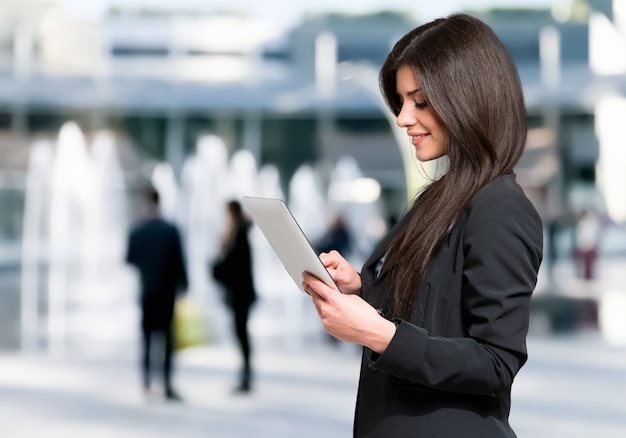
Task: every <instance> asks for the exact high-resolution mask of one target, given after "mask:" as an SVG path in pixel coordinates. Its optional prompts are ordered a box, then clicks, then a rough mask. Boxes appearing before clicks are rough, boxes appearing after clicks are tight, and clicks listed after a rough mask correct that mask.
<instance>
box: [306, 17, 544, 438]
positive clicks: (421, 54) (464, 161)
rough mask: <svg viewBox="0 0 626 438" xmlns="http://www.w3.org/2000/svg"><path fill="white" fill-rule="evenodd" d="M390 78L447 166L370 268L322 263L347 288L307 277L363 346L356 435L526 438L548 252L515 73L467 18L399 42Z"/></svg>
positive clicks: (398, 112) (499, 47) (412, 127)
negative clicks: (523, 392) (531, 184)
mask: <svg viewBox="0 0 626 438" xmlns="http://www.w3.org/2000/svg"><path fill="white" fill-rule="evenodd" d="M379 79H380V85H381V90H382V93H383V95H384V97H385V100H386V102H387V105H388V106H389V108H390V109H391V111H392V112H393V114H394V115H395V116H396V122H397V124H398V126H399V127H400V128H402V129H404V130H405V131H406V133H407V139H408V140H409V142H410V143H409V145H410V147H411V148H412V150H413V153H414V154H415V157H416V158H417V159H418V160H419V161H422V162H423V161H429V160H434V159H439V158H443V157H446V158H447V159H446V161H447V163H448V166H447V169H446V172H445V173H444V174H443V175H441V176H440V177H439V178H433V179H432V181H431V182H430V183H429V184H428V185H427V186H426V187H424V189H423V190H422V191H421V192H419V193H417V194H416V198H415V199H414V201H413V202H412V203H411V204H410V205H409V206H408V209H407V211H406V212H405V214H404V215H403V216H402V217H401V218H400V220H399V221H398V223H397V224H396V226H395V227H394V228H393V229H392V230H391V231H390V232H389V234H388V235H387V236H386V237H385V238H383V239H382V241H381V242H380V243H379V245H378V246H377V247H376V248H375V249H374V251H373V252H372V254H371V255H370V257H369V258H368V259H367V260H366V261H365V263H364V265H363V268H362V270H361V272H357V271H356V270H355V269H354V268H353V267H352V266H351V265H350V264H349V263H348V262H347V261H346V259H345V258H344V257H342V256H341V255H340V254H339V253H338V252H337V251H331V252H330V253H323V254H321V255H320V258H321V260H322V262H323V263H324V264H325V266H326V268H327V269H328V271H329V273H330V275H331V276H332V277H333V279H334V280H335V283H336V284H337V286H338V287H339V289H340V290H341V293H339V292H338V291H337V290H335V289H334V288H331V287H329V286H328V285H327V284H326V283H324V282H323V281H321V280H319V279H317V278H315V277H314V276H312V275H311V274H309V273H303V288H304V290H305V291H307V292H308V293H309V294H310V295H311V299H312V300H313V303H314V305H315V308H316V309H317V312H318V314H319V316H320V318H321V321H322V323H323V325H324V327H325V328H326V330H327V331H328V332H329V333H330V334H332V335H334V336H336V337H337V338H339V339H342V340H343V341H346V342H353V343H357V344H360V345H362V346H363V352H362V362H361V374H360V378H359V385H358V392H357V402H356V412H355V420H354V437H357V438H361V437H368V438H369V437H376V438H377V437H395V438H403V437H407V438H408V437H411V438H418V437H467V438H469V437H514V436H515V433H514V432H513V430H512V428H511V426H510V424H509V412H510V407H511V388H512V385H513V380H514V378H515V376H516V374H517V372H518V371H519V370H520V368H521V367H522V366H523V365H524V363H525V362H526V359H527V350H526V336H527V333H528V326H529V317H530V299H531V295H532V292H533V291H534V289H535V286H536V282H537V274H538V271H539V266H540V264H541V260H542V257H543V253H542V251H543V227H542V223H541V219H540V217H539V215H538V214H537V212H536V210H535V208H534V206H533V205H532V203H531V202H530V200H529V199H528V198H527V197H526V195H525V194H524V192H523V190H522V188H521V187H520V186H519V185H518V183H517V182H516V176H515V173H514V172H513V169H514V167H515V165H516V163H517V162H518V160H519V158H520V156H521V155H522V153H523V150H524V146H525V143H526V134H527V125H526V124H527V119H526V111H525V105H524V95H523V91H522V86H521V82H520V79H519V75H518V73H517V70H516V68H515V64H514V63H513V60H512V59H511V57H510V55H509V53H508V52H507V50H506V48H505V47H504V45H503V44H502V42H501V41H500V40H499V39H498V38H497V36H496V35H495V33H494V32H493V31H492V29H490V28H489V26H487V25H486V24H485V23H483V22H482V21H480V20H478V19H476V18H474V17H471V16H469V15H466V14H455V15H451V16H449V17H447V18H440V19H436V20H434V21H432V22H429V23H426V24H423V25H421V26H419V27H417V28H415V29H413V30H411V31H410V32H408V33H407V34H406V35H404V36H403V37H401V38H400V39H399V40H398V42H396V43H395V45H394V47H393V49H392V50H391V53H390V54H389V55H388V57H387V59H386V60H385V62H384V64H383V66H382V69H381V72H380V76H379Z"/></svg>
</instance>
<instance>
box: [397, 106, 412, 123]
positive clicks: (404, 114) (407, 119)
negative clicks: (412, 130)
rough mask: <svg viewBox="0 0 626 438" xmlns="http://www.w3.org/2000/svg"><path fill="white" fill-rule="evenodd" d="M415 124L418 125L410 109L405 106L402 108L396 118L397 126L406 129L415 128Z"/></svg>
mask: <svg viewBox="0 0 626 438" xmlns="http://www.w3.org/2000/svg"><path fill="white" fill-rule="evenodd" d="M415 123H417V121H416V120H415V117H414V116H413V115H412V114H411V112H410V111H409V109H408V108H406V107H404V106H403V107H402V108H400V112H399V113H398V116H397V117H396V124H397V125H398V126H399V127H400V128H405V127H407V126H413V125H415Z"/></svg>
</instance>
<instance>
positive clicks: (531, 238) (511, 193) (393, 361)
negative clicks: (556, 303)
mask: <svg viewBox="0 0 626 438" xmlns="http://www.w3.org/2000/svg"><path fill="white" fill-rule="evenodd" d="M479 195H480V196H479ZM479 195H477V196H476V198H475V199H474V200H473V201H472V202H471V203H470V206H469V207H468V211H467V213H468V215H467V221H466V223H465V228H464V231H463V236H462V240H461V243H460V245H461V248H459V250H462V253H463V254H462V257H463V265H462V266H463V267H462V278H461V288H462V290H461V297H460V301H459V302H460V306H461V309H460V315H461V321H460V324H461V326H462V331H463V334H462V336H459V337H435V336H430V335H429V333H428V332H427V331H426V330H425V329H424V328H422V327H419V326H417V325H415V324H412V323H410V322H407V321H400V320H398V321H396V324H397V330H396V334H395V336H394V337H393V339H392V341H391V343H390V344H389V346H388V348H387V350H386V351H385V352H384V354H382V355H380V356H377V355H372V357H371V360H370V362H369V366H370V367H371V368H373V369H377V370H379V371H383V372H385V373H388V374H392V375H395V376H397V377H400V378H403V379H407V380H410V381H412V382H414V383H416V384H419V385H424V386H427V387H430V388H432V389H436V390H441V391H449V392H456V393H468V394H479V395H488V396H493V395H497V394H500V393H502V392H504V391H506V390H507V389H508V388H509V387H510V386H511V384H512V383H513V379H514V377H515V375H516V374H517V372H518V370H519V369H520V368H521V367H522V365H523V364H524V363H525V361H526V359H527V352H526V335H527V332H528V324H529V316H530V298H531V294H532V292H533V290H534V288H535V285H536V281H537V273H538V270H539V266H540V264H541V259H542V253H543V252H542V248H543V227H542V225H541V220H540V218H539V216H538V215H537V212H536V210H535V209H534V207H533V206H532V204H531V203H530V201H529V200H528V199H527V198H526V196H525V195H524V194H523V192H521V190H520V191H515V190H498V191H491V192H488V193H479ZM442 293H446V291H442Z"/></svg>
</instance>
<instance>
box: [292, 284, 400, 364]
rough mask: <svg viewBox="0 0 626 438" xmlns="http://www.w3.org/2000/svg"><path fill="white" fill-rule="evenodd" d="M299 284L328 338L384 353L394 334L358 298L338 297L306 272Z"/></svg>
mask: <svg viewBox="0 0 626 438" xmlns="http://www.w3.org/2000/svg"><path fill="white" fill-rule="evenodd" d="M302 280H303V282H302V286H303V288H304V290H305V291H306V292H307V293H308V294H309V295H310V296H311V299H312V301H313V304H314V305H315V308H316V310H317V313H318V315H319V316H320V319H321V320H322V324H323V325H324V328H325V329H326V331H327V332H328V333H329V334H331V335H332V336H334V337H336V338H337V339H340V340H342V341H345V342H351V343H355V344H360V345H363V346H366V347H368V348H370V349H371V350H373V351H375V352H377V353H383V352H384V351H385V349H386V348H387V345H389V342H390V341H391V338H393V335H394V334H395V332H396V325H395V324H394V323H393V322H391V321H389V320H387V319H385V318H383V317H382V316H381V315H380V314H379V313H378V311H377V310H376V309H375V308H374V307H372V306H371V305H370V304H369V303H367V302H366V301H365V300H364V299H363V298H361V297H360V296H358V295H354V294H342V293H340V292H338V291H337V290H335V289H333V288H331V287H329V286H328V285H326V283H324V282H323V281H321V280H320V279H318V278H317V277H315V276H313V275H311V274H309V273H308V272H304V273H303V274H302Z"/></svg>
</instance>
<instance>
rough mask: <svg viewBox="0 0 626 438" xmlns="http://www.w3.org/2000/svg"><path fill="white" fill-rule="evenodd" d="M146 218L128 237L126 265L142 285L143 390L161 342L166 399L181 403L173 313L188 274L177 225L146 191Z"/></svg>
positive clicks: (151, 192)
mask: <svg viewBox="0 0 626 438" xmlns="http://www.w3.org/2000/svg"><path fill="white" fill-rule="evenodd" d="M146 201H147V213H148V214H147V217H146V218H145V219H144V220H142V221H141V222H140V223H139V224H137V225H136V226H135V227H134V228H133V229H132V231H131V233H130V236H129V238H128V247H127V253H126V261H127V263H129V264H131V265H132V266H134V267H135V268H136V269H137V270H138V272H139V277H140V283H141V292H140V300H139V301H140V306H141V332H142V341H143V344H142V345H143V349H142V357H141V371H142V376H143V386H144V390H145V391H146V392H147V391H149V389H150V380H151V379H150V374H151V373H150V368H151V360H150V357H151V353H150V350H151V346H153V344H154V342H155V340H156V339H161V340H162V341H163V343H164V357H163V363H162V366H163V384H164V389H165V397H166V399H168V400H173V401H176V400H180V396H179V395H178V394H177V392H176V391H175V390H174V388H173V386H172V356H173V351H174V345H173V343H174V333H173V331H174V327H173V324H172V322H173V314H174V303H175V300H176V296H177V293H179V292H182V291H184V290H186V288H187V271H186V268H185V261H184V257H183V251H182V244H181V239H180V235H179V232H178V229H177V228H176V226H175V225H174V224H172V223H170V222H168V221H166V220H164V219H163V218H161V217H160V213H159V194H158V192H157V191H156V190H155V189H154V188H153V187H150V188H149V189H148V190H147V192H146Z"/></svg>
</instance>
